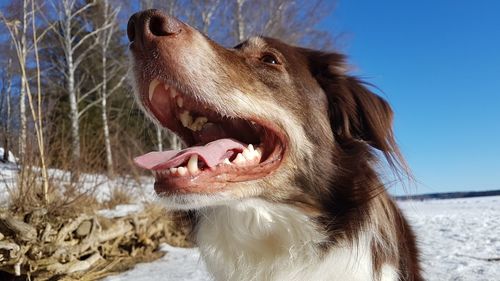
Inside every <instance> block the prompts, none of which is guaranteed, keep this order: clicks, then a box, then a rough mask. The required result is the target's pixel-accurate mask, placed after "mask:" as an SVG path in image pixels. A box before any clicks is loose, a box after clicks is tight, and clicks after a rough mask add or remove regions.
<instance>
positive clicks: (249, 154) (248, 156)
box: [242, 148, 253, 160]
mask: <svg viewBox="0 0 500 281" xmlns="http://www.w3.org/2000/svg"><path fill="white" fill-rule="evenodd" d="M242 154H243V157H245V159H247V160H252V159H253V152H250V150H248V149H246V148H245V149H243V152H242Z"/></svg>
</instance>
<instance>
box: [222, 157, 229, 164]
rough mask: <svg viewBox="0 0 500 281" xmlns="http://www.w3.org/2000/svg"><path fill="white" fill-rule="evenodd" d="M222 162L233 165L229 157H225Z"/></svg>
mask: <svg viewBox="0 0 500 281" xmlns="http://www.w3.org/2000/svg"><path fill="white" fill-rule="evenodd" d="M222 163H224V164H227V165H231V162H230V161H229V158H226V159H224V160H223V161H222Z"/></svg>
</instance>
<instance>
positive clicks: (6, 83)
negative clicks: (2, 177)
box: [0, 43, 12, 162]
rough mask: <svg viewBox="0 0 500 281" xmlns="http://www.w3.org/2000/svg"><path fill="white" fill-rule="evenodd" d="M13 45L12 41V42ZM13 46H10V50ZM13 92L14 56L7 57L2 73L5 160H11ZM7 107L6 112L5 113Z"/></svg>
mask: <svg viewBox="0 0 500 281" xmlns="http://www.w3.org/2000/svg"><path fill="white" fill-rule="evenodd" d="M10 47H12V43H11V44H10ZM10 49H11V48H9V51H10ZM11 92H12V58H11V57H10V56H9V58H8V59H7V67H6V68H5V71H4V72H3V73H2V89H1V90H0V95H1V96H0V114H2V118H1V121H2V122H1V123H2V134H3V149H4V151H3V156H1V157H2V159H3V162H8V161H9V155H10V125H11V124H10V123H11V119H12V116H11V114H12V113H11V112H12V109H11ZM4 108H5V114H4V113H3V111H4Z"/></svg>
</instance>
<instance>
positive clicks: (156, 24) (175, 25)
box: [149, 15, 181, 36]
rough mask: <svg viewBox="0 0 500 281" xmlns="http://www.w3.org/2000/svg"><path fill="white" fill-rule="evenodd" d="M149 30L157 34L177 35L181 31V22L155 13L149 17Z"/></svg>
mask: <svg viewBox="0 0 500 281" xmlns="http://www.w3.org/2000/svg"><path fill="white" fill-rule="evenodd" d="M149 30H150V31H151V33H152V34H153V35H155V36H169V35H175V34H177V33H179V32H180V31H181V28H180V25H179V22H178V21H176V20H175V19H173V18H171V17H168V16H164V15H153V16H152V17H151V18H150V19H149Z"/></svg>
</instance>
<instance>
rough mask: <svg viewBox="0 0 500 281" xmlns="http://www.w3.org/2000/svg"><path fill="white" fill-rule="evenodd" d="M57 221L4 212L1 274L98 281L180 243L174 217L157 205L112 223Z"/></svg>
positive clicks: (84, 217)
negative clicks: (162, 246) (165, 245)
mask: <svg viewBox="0 0 500 281" xmlns="http://www.w3.org/2000/svg"><path fill="white" fill-rule="evenodd" d="M27 217H28V219H26V218H27ZM25 221H28V222H30V223H35V225H32V224H29V223H26V222H25ZM57 221H59V222H58V223H55V222H52V221H50V220H48V219H45V220H43V219H36V220H33V219H31V220H30V219H29V216H24V221H23V220H22V219H21V218H17V217H14V216H13V215H12V214H8V213H0V271H6V272H9V273H10V274H13V275H16V276H29V277H30V278H31V279H32V280H48V279H50V280H96V279H99V278H102V277H104V276H106V275H109V274H111V273H113V272H116V271H117V270H123V269H124V268H123V266H124V265H128V266H130V265H133V264H134V263H136V262H139V261H144V260H150V259H151V258H158V257H160V256H161V255H162V254H161V253H158V252H157V250H158V248H159V245H160V243H164V242H175V241H169V240H168V239H169V237H172V232H173V231H175V230H173V229H172V228H173V227H172V225H173V224H172V222H171V221H170V219H169V217H168V216H167V214H166V213H165V211H163V210H162V209H160V208H158V207H153V206H150V207H145V208H144V210H143V211H141V212H138V213H134V214H129V215H126V216H124V217H118V218H112V219H109V218H104V217H100V216H97V215H95V214H81V215H79V216H77V217H74V218H70V219H68V220H66V221H65V222H62V223H61V222H60V221H61V220H60V218H59V220H57ZM173 236H179V235H173ZM180 237H183V236H182V235H180ZM181 242H182V244H184V246H186V242H185V241H181ZM174 244H175V243H174ZM177 244H179V243H177ZM58 276H59V277H58Z"/></svg>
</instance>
